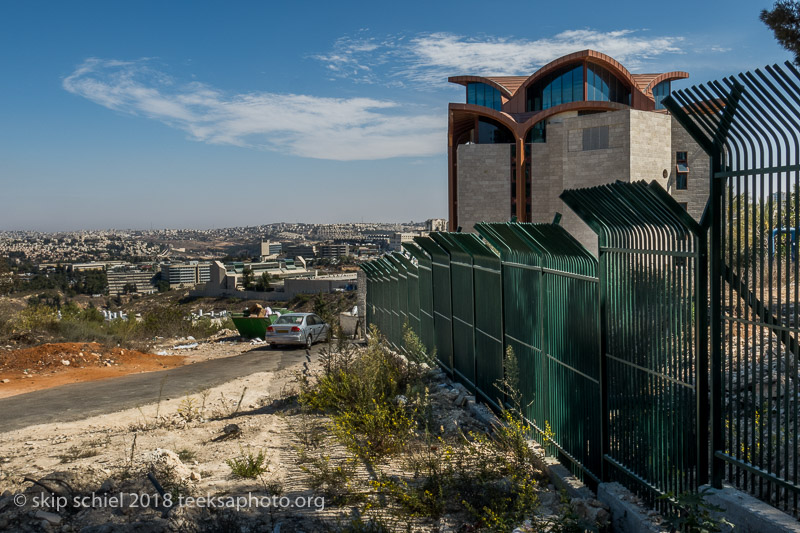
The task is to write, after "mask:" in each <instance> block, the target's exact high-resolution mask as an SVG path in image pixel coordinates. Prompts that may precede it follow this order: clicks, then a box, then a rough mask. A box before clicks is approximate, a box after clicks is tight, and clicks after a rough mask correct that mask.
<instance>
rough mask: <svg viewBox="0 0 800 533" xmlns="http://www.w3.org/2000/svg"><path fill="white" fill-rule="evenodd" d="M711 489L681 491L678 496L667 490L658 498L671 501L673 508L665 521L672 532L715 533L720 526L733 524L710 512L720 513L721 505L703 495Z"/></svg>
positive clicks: (720, 529)
mask: <svg viewBox="0 0 800 533" xmlns="http://www.w3.org/2000/svg"><path fill="white" fill-rule="evenodd" d="M710 492H711V489H708V488H706V489H704V490H702V491H700V492H683V493H681V494H679V495H678V496H675V494H674V493H672V492H668V493H667V494H665V495H664V496H661V498H660V499H662V500H668V501H670V502H672V504H673V508H672V510H671V512H670V513H668V514H667V516H666V517H665V518H666V520H665V521H666V523H667V525H669V527H670V528H671V529H670V530H671V531H672V532H681V533H716V532H718V531H722V526H733V524H731V523H730V522H729V521H727V520H726V519H725V518H724V517H721V516H720V517H719V518H717V517H715V516H714V515H713V514H712V513H722V512H724V511H725V509H723V508H722V507H719V506H716V505H713V504H711V503H709V502H708V501H706V499H705V497H706V496H707V495H708V494H709V493H710Z"/></svg>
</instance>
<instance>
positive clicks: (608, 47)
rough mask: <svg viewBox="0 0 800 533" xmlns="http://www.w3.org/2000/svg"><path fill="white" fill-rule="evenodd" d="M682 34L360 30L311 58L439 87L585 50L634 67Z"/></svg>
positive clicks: (361, 77)
mask: <svg viewBox="0 0 800 533" xmlns="http://www.w3.org/2000/svg"><path fill="white" fill-rule="evenodd" d="M682 40H683V38H682V37H678V36H661V37H649V36H646V35H645V33H644V32H643V31H641V30H618V31H610V32H599V31H596V30H591V29H584V30H568V31H564V32H561V33H559V34H557V35H555V36H553V37H548V38H543V39H537V40H526V39H511V38H502V37H485V38H467V37H464V36H461V35H455V34H451V33H443V32H439V33H426V34H418V35H415V36H413V37H410V38H405V37H403V36H400V37H398V36H390V37H387V38H385V39H382V40H378V39H376V38H372V37H369V36H367V35H366V34H365V33H364V32H360V33H359V34H357V35H356V36H355V37H342V38H340V39H338V40H337V41H336V42H335V43H334V46H333V50H332V51H331V52H330V53H328V54H322V55H318V56H315V58H316V59H319V60H321V61H323V62H325V63H326V64H327V66H328V68H329V70H330V71H331V72H333V73H334V74H335V75H337V76H341V77H347V78H353V79H356V80H358V81H363V82H370V83H375V82H376V81H378V80H379V78H378V76H377V74H376V73H375V68H376V67H377V66H382V65H386V64H391V67H390V68H389V72H388V73H387V77H388V79H389V80H392V81H394V82H395V83H397V82H398V80H403V79H404V80H410V81H413V82H417V83H425V84H435V85H441V84H443V83H445V82H446V81H447V77H448V76H454V75H459V74H476V75H483V76H491V75H495V76H502V75H506V76H508V75H518V76H525V75H529V74H532V73H533V72H534V71H535V70H536V69H538V68H539V67H541V66H543V65H545V64H546V63H548V62H550V61H552V60H554V59H557V58H559V57H561V56H563V55H566V54H569V53H572V52H577V51H580V50H585V49H587V48H589V49H593V50H597V51H599V52H603V53H604V54H607V55H610V56H611V57H613V58H614V59H616V60H618V61H619V62H620V63H622V64H623V65H625V66H626V67H627V68H628V69H630V70H632V71H634V72H635V71H637V70H638V69H640V68H642V67H644V66H645V65H646V64H647V63H648V61H650V60H652V59H654V58H656V57H658V56H661V55H664V54H670V53H672V54H675V53H681V49H680V47H679V46H678V45H679V44H680V43H681V41H682Z"/></svg>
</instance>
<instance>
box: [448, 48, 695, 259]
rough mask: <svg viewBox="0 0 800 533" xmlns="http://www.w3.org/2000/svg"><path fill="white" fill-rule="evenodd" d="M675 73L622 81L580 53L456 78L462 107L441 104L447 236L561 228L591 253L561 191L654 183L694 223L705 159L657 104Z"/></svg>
mask: <svg viewBox="0 0 800 533" xmlns="http://www.w3.org/2000/svg"><path fill="white" fill-rule="evenodd" d="M688 76H689V75H688V74H687V73H686V72H682V71H673V72H666V73H661V74H631V73H630V72H629V71H628V70H627V69H626V68H625V67H624V66H623V65H621V64H620V63H619V62H617V61H615V60H614V59H613V58H611V57H609V56H607V55H605V54H602V53H600V52H596V51H594V50H584V51H582V52H576V53H573V54H569V55H567V56H564V57H561V58H559V59H556V60H555V61H552V62H550V63H548V64H547V65H545V66H543V67H542V68H540V69H539V70H538V71H536V72H534V73H533V74H532V75H530V76H489V77H481V76H455V77H451V78H449V81H450V82H452V83H457V84H460V85H463V86H464V87H465V89H466V102H465V103H451V104H450V105H449V113H448V116H449V120H448V191H449V192H448V202H449V226H450V230H451V231H455V230H456V229H457V228H458V227H461V228H462V230H463V231H474V230H473V225H474V224H475V223H476V222H481V221H489V222H501V221H507V220H509V219H510V218H511V217H516V218H517V220H519V221H523V222H551V221H552V220H553V217H554V216H555V214H556V213H557V212H558V213H561V214H562V215H563V218H562V221H561V224H562V225H563V226H564V227H565V228H566V229H567V230H569V231H570V232H571V233H572V234H573V235H574V236H575V237H576V238H578V240H580V241H581V242H583V243H584V244H585V245H587V246H588V247H589V248H590V249H595V248H596V235H595V234H594V233H593V232H592V231H591V230H590V229H589V227H588V226H587V225H586V224H584V223H583V222H582V221H581V220H580V219H578V217H577V215H575V214H574V213H573V212H572V211H571V210H569V209H568V208H567V207H566V206H565V205H564V204H563V203H562V202H561V200H560V199H559V195H560V194H561V192H562V191H563V190H564V189H571V188H582V187H592V186H597V185H602V184H605V183H612V182H615V181H617V180H622V181H638V180H646V181H648V182H649V181H653V180H655V181H657V182H658V183H660V184H661V185H662V186H663V187H664V188H665V189H667V191H669V192H670V194H672V195H673V197H674V198H675V199H676V200H677V201H678V202H680V203H682V204H683V205H684V206H685V207H686V209H687V210H688V212H689V213H690V214H691V215H692V216H693V217H695V218H698V219H699V217H700V216H701V214H702V211H703V208H704V206H705V199H706V196H707V190H708V187H707V185H708V183H707V177H708V175H709V168H708V158H707V157H706V156H705V154H704V152H703V151H702V149H701V148H700V147H699V146H698V145H697V144H696V143H695V142H694V141H693V140H692V139H691V137H690V136H689V134H688V133H687V132H686V131H685V130H683V128H682V127H681V126H680V125H679V124H678V122H677V121H676V120H675V119H673V118H672V117H671V116H670V115H669V113H667V111H666V109H664V106H663V104H662V100H663V99H664V97H665V96H666V95H668V94H669V92H670V89H671V83H672V82H673V81H674V80H680V79H684V78H688Z"/></svg>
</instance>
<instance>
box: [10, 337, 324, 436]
mask: <svg viewBox="0 0 800 533" xmlns="http://www.w3.org/2000/svg"><path fill="white" fill-rule="evenodd" d="M318 351H319V347H318V346H315V347H314V348H313V349H312V352H311V354H312V357H313V356H314V355H315V354H316V353H317V352H318ZM307 360H308V359H307V356H306V351H305V350H304V349H294V350H292V349H289V350H270V349H268V348H259V349H255V350H251V351H249V352H246V353H243V354H241V355H235V356H232V357H224V358H221V359H211V360H209V361H202V362H199V363H194V364H189V365H186V366H181V367H177V368H172V369H169V370H162V371H160V372H147V373H144V374H129V375H127V376H123V377H119V378H113V379H105V380H100V381H92V382H86V383H71V384H69V385H62V386H60V387H53V388H52V389H45V390H40V391H34V392H29V393H26V394H19V395H17V396H12V397H10V398H5V399H0V431H12V430H15V429H20V428H24V427H27V426H32V425H35V424H46V423H50V422H71V421H74V420H82V419H84V418H88V417H91V416H96V415H102V414H105V413H113V412H115V411H122V410H124V409H130V408H133V407H136V406H140V405H147V404H149V403H155V402H157V401H158V396H159V389H160V388H161V384H162V382H163V383H164V390H163V392H162V398H164V399H166V398H180V397H181V396H186V395H187V394H194V393H196V392H198V391H200V390H203V389H207V388H209V387H215V386H217V385H220V384H222V383H225V382H228V381H232V380H234V379H237V378H240V377H242V376H249V375H250V374H254V373H256V372H275V371H277V370H282V369H284V368H288V367H290V366H293V365H298V364H300V363H302V362H303V361H307ZM165 377H166V380H165V379H164V378H165Z"/></svg>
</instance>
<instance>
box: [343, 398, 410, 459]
mask: <svg viewBox="0 0 800 533" xmlns="http://www.w3.org/2000/svg"><path fill="white" fill-rule="evenodd" d="M332 418H333V423H334V426H333V429H334V432H335V433H336V435H337V437H338V438H339V440H340V441H341V442H343V443H344V444H345V446H347V448H348V450H350V452H351V453H352V454H354V455H356V456H358V457H360V458H362V459H363V460H365V461H367V462H375V461H379V460H381V459H382V458H384V457H385V456H387V455H393V454H395V453H397V452H399V451H400V450H402V448H403V446H405V444H406V442H408V439H409V438H410V437H411V434H412V430H413V429H414V427H415V426H416V421H415V417H414V415H413V413H411V412H410V409H409V408H407V407H406V406H405V405H403V404H395V403H392V402H390V401H386V400H384V401H378V400H376V399H375V398H373V399H372V405H366V406H365V405H357V406H354V407H353V408H351V409H346V410H342V411H340V412H338V413H336V414H334V415H333V416H332Z"/></svg>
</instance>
